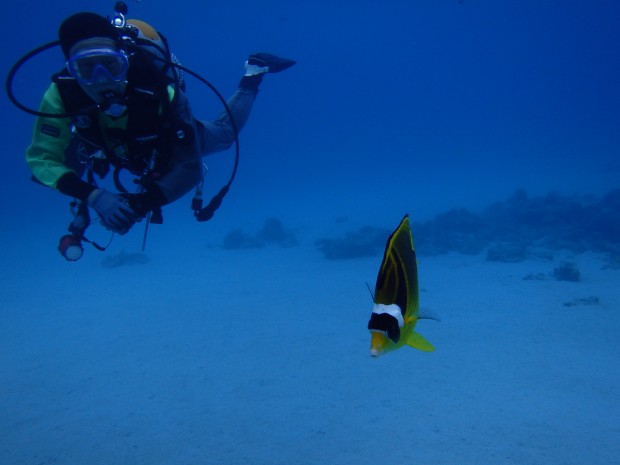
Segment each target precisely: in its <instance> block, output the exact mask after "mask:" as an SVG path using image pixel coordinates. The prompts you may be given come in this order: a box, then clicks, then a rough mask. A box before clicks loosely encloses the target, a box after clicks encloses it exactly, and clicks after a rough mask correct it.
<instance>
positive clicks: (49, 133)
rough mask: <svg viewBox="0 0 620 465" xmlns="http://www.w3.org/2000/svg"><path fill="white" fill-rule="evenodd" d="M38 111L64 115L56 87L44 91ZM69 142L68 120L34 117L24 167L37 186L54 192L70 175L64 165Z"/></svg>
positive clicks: (69, 125)
mask: <svg viewBox="0 0 620 465" xmlns="http://www.w3.org/2000/svg"><path fill="white" fill-rule="evenodd" d="M39 109H40V111H41V112H44V113H65V108H64V105H63V103H62V100H61V98H60V93H59V92H58V88H57V87H56V84H51V85H50V87H49V88H48V89H47V91H46V92H45V95H44V96H43V101H42V102H41V105H40V107H39ZM70 139H71V121H70V119H69V118H47V117H44V116H38V117H37V119H36V121H35V124H34V129H33V133H32V142H31V144H30V146H29V147H28V149H27V150H26V163H27V164H28V167H29V168H30V170H31V171H32V174H33V175H34V177H35V178H36V179H37V180H38V181H39V182H41V183H42V184H44V185H46V186H49V187H52V188H54V189H57V184H58V180H59V179H60V178H61V177H63V176H64V175H66V174H68V173H72V170H71V169H70V168H69V167H67V165H66V164H65V150H66V149H67V147H68V145H69V141H70ZM74 174H75V173H74ZM76 176H77V174H76Z"/></svg>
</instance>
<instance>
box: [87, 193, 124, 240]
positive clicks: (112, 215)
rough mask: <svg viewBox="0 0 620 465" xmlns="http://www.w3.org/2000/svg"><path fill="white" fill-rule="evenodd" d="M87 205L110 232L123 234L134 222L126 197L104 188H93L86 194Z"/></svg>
mask: <svg viewBox="0 0 620 465" xmlns="http://www.w3.org/2000/svg"><path fill="white" fill-rule="evenodd" d="M88 206H89V207H91V208H92V209H93V210H95V211H96V212H97V214H98V215H99V217H100V218H101V224H102V225H103V226H104V227H105V228H106V229H109V230H110V231H112V232H115V233H118V234H125V233H127V231H129V229H130V228H131V227H132V226H133V225H134V223H135V219H134V218H135V213H134V211H133V210H132V209H131V207H130V206H129V203H128V202H127V200H126V199H124V198H123V197H121V196H120V195H116V194H112V193H111V192H108V191H106V190H105V189H95V190H94V191H92V192H91V193H90V195H89V196H88Z"/></svg>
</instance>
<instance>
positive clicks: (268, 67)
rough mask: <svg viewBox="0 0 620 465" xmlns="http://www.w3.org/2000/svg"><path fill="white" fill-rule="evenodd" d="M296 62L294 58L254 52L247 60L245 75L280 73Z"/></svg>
mask: <svg viewBox="0 0 620 465" xmlns="http://www.w3.org/2000/svg"><path fill="white" fill-rule="evenodd" d="M295 63H297V62H296V61H294V60H289V59H288V58H281V57H277V56H275V55H272V54H270V53H253V54H252V55H250V56H249V57H248V59H247V61H246V62H245V74H244V76H257V75H260V74H265V73H279V72H280V71H284V70H285V69H288V68H290V67H291V66H293V65H294V64H295Z"/></svg>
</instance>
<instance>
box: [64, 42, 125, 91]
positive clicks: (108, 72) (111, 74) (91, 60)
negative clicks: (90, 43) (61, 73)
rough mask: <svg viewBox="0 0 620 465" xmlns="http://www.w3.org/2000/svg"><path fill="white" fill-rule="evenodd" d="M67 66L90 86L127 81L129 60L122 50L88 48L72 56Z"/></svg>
mask: <svg viewBox="0 0 620 465" xmlns="http://www.w3.org/2000/svg"><path fill="white" fill-rule="evenodd" d="M67 67H68V69H69V72H70V73H71V75H72V76H73V77H75V78H76V79H77V80H78V81H79V82H80V84H83V85H86V86H90V85H93V84H96V83H104V82H123V81H125V80H126V79H127V70H128V69H129V60H128V59H127V55H126V54H125V52H123V51H122V50H121V51H117V50H113V49H110V48H96V49H86V50H84V51H81V52H78V53H75V54H74V55H72V56H70V57H69V59H68V60H67Z"/></svg>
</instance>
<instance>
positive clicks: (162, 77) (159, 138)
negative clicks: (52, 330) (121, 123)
mask: <svg viewBox="0 0 620 465" xmlns="http://www.w3.org/2000/svg"><path fill="white" fill-rule="evenodd" d="M135 23H136V24H139V25H140V26H141V27H142V29H144V26H145V23H141V22H138V21H136V22H135ZM146 27H147V28H150V26H148V25H146ZM136 29H138V32H139V34H140V35H141V36H142V38H141V39H140V40H141V43H144V42H149V41H153V42H154V38H153V36H152V34H153V33H154V30H148V29H147V33H149V36H147V37H146V38H144V37H145V36H144V34H143V30H142V29H140V28H138V27H136ZM137 34H138V33H137ZM155 34H157V33H155ZM138 37H139V36H138ZM161 37H163V36H161ZM157 39H160V36H159V35H157ZM159 42H160V43H161V44H164V45H165V49H163V48H162V47H161V46H160V45H158V44H155V45H154V47H155V50H156V51H158V53H159V54H161V53H162V51H165V53H166V54H168V55H169V56H171V57H172V59H174V56H173V55H172V54H170V52H169V50H168V47H167V42H166V41H165V39H163V40H159ZM128 52H129V53H128V55H129V69H128V72H127V87H126V89H125V103H126V105H127V110H126V112H125V115H126V116H123V117H122V118H126V119H127V120H126V125H125V127H124V128H123V129H122V128H120V127H115V126H118V125H109V126H108V125H104V124H101V122H100V117H101V115H102V112H101V111H100V109H99V108H98V107H97V106H96V105H94V102H93V100H92V99H91V98H90V97H89V96H88V95H87V94H86V93H85V92H84V91H83V90H82V88H81V87H80V85H79V84H78V82H77V80H76V79H75V78H74V77H73V76H72V75H71V74H70V73H69V71H68V70H67V69H66V68H65V69H63V70H62V71H61V72H60V73H57V74H55V75H54V76H53V77H52V81H53V82H54V83H55V84H56V86H57V88H58V91H59V94H60V98H61V99H62V101H63V105H64V107H65V111H66V112H67V113H72V114H76V115H77V116H75V117H73V118H72V127H73V130H74V131H75V133H77V136H78V137H79V140H80V142H81V145H82V147H81V149H82V151H85V152H86V153H85V155H86V156H88V157H91V156H92V155H93V154H95V153H98V152H101V153H103V155H105V158H102V157H101V156H97V157H95V158H91V159H90V160H89V163H88V166H89V167H90V168H91V169H92V170H93V171H94V172H95V173H96V174H97V175H99V176H101V177H103V176H105V175H106V174H107V173H108V171H109V168H110V165H112V166H114V167H115V168H116V172H115V173H116V174H118V171H119V170H121V169H127V170H128V171H130V172H131V173H133V174H141V173H143V172H144V170H145V169H151V170H154V171H155V172H157V171H159V170H161V169H162V168H163V167H165V165H167V164H168V163H169V162H170V157H171V153H172V149H173V146H174V144H179V145H182V144H183V145H184V144H187V143H189V142H190V141H191V140H193V130H192V128H191V127H189V126H188V124H187V123H186V122H182V121H175V120H174V119H173V118H171V115H170V111H169V108H170V104H171V102H172V100H173V99H174V98H175V96H176V93H177V92H178V90H179V89H181V90H182V89H183V88H184V83H183V82H182V78H181V77H180V76H179V74H178V73H177V72H176V70H171V69H170V67H169V66H167V65H165V64H164V65H162V62H158V60H157V59H156V58H154V57H155V56H156V53H154V52H153V51H152V50H147V46H144V45H138V44H133V45H132V46H131V48H130V49H129V50H128ZM168 59H171V58H168ZM154 151H155V152H156V154H157V156H156V158H155V157H153V153H154ZM83 155H84V154H83ZM153 160H155V161H156V163H155V165H154V166H153V165H152V163H153ZM149 164H151V165H150V166H149ZM117 179H118V176H115V181H116V180H117ZM119 184H120V183H117V188H119V190H121V191H123V190H125V189H124V188H123V187H122V186H121V185H119Z"/></svg>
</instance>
